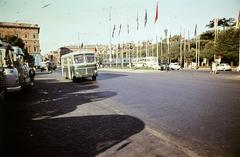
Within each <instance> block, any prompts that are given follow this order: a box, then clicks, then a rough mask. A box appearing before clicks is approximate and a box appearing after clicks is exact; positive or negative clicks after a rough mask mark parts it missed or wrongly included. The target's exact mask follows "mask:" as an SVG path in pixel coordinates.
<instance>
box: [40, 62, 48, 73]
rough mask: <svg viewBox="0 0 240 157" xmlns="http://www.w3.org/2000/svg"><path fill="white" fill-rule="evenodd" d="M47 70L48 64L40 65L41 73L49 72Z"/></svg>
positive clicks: (42, 63)
mask: <svg viewBox="0 0 240 157" xmlns="http://www.w3.org/2000/svg"><path fill="white" fill-rule="evenodd" d="M47 68H48V67H47V62H41V64H40V69H41V72H42V71H47V70H48V69H47Z"/></svg>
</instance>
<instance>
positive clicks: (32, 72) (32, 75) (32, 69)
mask: <svg viewBox="0 0 240 157" xmlns="http://www.w3.org/2000/svg"><path fill="white" fill-rule="evenodd" d="M29 77H30V85H31V86H33V85H34V77H35V69H34V67H31V68H30V70H29Z"/></svg>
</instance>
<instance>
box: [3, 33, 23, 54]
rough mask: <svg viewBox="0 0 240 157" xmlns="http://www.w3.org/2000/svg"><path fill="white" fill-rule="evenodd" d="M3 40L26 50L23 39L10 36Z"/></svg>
mask: <svg viewBox="0 0 240 157" xmlns="http://www.w3.org/2000/svg"><path fill="white" fill-rule="evenodd" d="M1 40H2V41H4V42H7V43H9V44H11V45H12V46H18V47H20V48H21V49H22V50H24V46H25V44H24V42H23V40H22V39H21V38H18V37H17V36H14V35H9V36H6V37H5V38H1Z"/></svg>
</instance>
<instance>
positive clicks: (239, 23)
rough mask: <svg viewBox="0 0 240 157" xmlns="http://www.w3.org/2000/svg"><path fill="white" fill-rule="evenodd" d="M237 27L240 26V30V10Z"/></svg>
mask: <svg viewBox="0 0 240 157" xmlns="http://www.w3.org/2000/svg"><path fill="white" fill-rule="evenodd" d="M237 28H238V31H239V32H240V11H239V13H238V21H237Z"/></svg>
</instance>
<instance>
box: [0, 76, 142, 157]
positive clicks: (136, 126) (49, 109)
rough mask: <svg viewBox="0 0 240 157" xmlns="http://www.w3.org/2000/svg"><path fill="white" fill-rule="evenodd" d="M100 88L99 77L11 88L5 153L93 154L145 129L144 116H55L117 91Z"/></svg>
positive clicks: (4, 117)
mask: <svg viewBox="0 0 240 157" xmlns="http://www.w3.org/2000/svg"><path fill="white" fill-rule="evenodd" d="M96 88H98V86H97V85H96V84H95V83H94V82H93V83H92V84H91V83H86V84H81V83H80V84H75V83H72V82H59V81H57V80H37V81H36V82H35V86H34V87H33V88H28V89H25V90H22V91H20V92H16V93H10V94H8V95H7V97H6V99H5V100H4V102H3V103H1V105H0V106H1V125H0V127H1V137H0V140H1V142H0V148H1V152H0V155H1V156H41V157H42V156H56V157H59V156H71V157H72V156H89V157H92V156H95V155H97V154H99V153H101V152H103V151H104V150H106V149H108V148H110V147H111V146H113V145H115V144H116V143H119V142H121V141H122V140H124V139H126V138H128V137H130V136H132V135H134V134H136V133H138V132H140V131H141V130H143V128H144V123H143V122H142V121H141V120H139V119H137V118H134V117H131V116H126V115H124V116H123V115H99V116H80V117H79V116H77V115H75V117H61V118H54V117H55V116H61V115H64V114H68V113H70V112H72V111H74V110H76V109H77V107H78V106H79V105H88V103H90V102H96V103H97V102H98V101H101V100H104V99H106V98H110V97H112V96H115V95H117V93H116V92H112V91H102V92H96V91H94V89H96ZM2 152H3V153H2ZM2 154H4V155H2Z"/></svg>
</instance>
